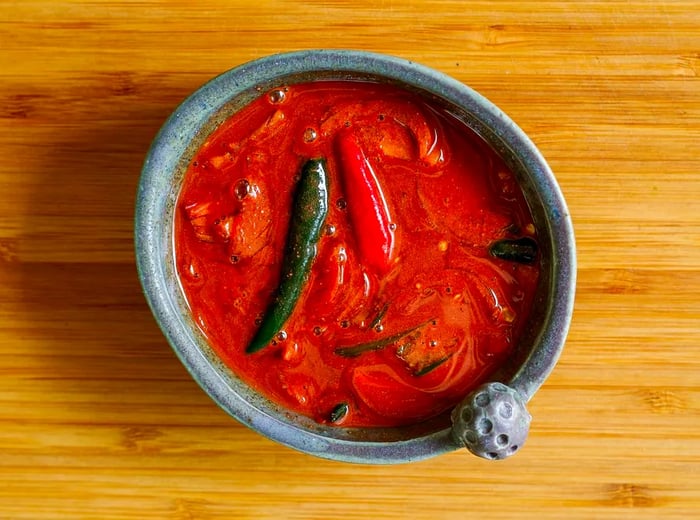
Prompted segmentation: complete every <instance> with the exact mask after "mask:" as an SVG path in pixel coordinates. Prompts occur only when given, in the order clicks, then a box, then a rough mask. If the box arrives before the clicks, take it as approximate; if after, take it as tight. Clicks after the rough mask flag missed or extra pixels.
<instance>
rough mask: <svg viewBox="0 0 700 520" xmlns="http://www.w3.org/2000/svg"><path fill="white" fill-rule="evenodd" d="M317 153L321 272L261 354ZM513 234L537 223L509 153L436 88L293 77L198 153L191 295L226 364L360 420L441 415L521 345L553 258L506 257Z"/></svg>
mask: <svg viewBox="0 0 700 520" xmlns="http://www.w3.org/2000/svg"><path fill="white" fill-rule="evenodd" d="M313 158H323V159H324V160H325V163H326V170H327V174H328V193H329V209H328V214H327V216H326V217H325V221H324V224H323V230H322V233H321V236H320V238H319V239H318V241H317V242H316V247H315V253H316V254H315V258H314V260H313V264H312V267H311V271H310V274H309V275H308V278H307V279H306V280H305V283H304V285H303V288H302V291H301V294H300V297H299V299H298V301H297V302H296V305H295V306H294V311H293V312H292V314H291V316H290V318H289V319H288V320H286V322H285V323H284V325H283V326H282V328H281V330H280V331H279V333H278V334H277V336H276V337H275V339H274V340H273V341H272V342H271V343H270V344H269V345H268V346H266V347H265V348H263V349H262V350H260V351H259V352H256V353H252V354H247V353H246V347H247V345H248V344H249V342H250V341H251V339H252V338H253V337H254V335H255V333H256V330H257V328H258V327H259V325H260V323H261V321H262V320H263V319H264V316H265V313H266V311H267V309H268V308H269V306H270V304H271V302H272V301H273V299H274V298H275V295H276V290H277V288H278V286H279V284H280V278H281V276H282V264H283V261H284V255H285V243H286V242H287V238H288V232H289V222H290V218H291V215H292V213H293V212H294V211H296V209H295V208H294V207H293V201H294V193H295V189H296V187H297V183H298V182H299V176H300V171H301V169H302V167H303V165H304V164H305V163H306V162H307V161H308V160H309V159H313ZM358 165H359V166H358ZM363 173H364V177H363V176H362V174H363ZM368 176H369V177H368ZM503 239H509V240H510V239H512V240H523V239H525V240H529V241H530V242H532V243H535V240H536V235H535V229H534V226H533V224H532V217H531V215H530V213H529V210H528V208H527V205H526V203H525V201H524V198H523V195H522V192H521V190H520V188H519V186H518V184H517V182H516V180H515V178H514V176H513V175H512V173H511V172H510V171H509V170H508V169H507V168H506V166H505V165H504V164H503V162H502V161H501V160H500V158H499V157H498V156H497V155H496V154H495V153H494V152H493V151H492V150H491V149H490V148H489V147H488V146H487V145H486V144H485V143H484V142H483V140H482V139H481V138H480V137H478V136H477V135H476V134H474V132H473V131H471V130H470V129H469V128H467V127H466V126H465V125H464V124H462V123H460V122H459V121H457V120H456V119H455V118H454V117H452V116H451V115H450V114H447V113H445V112H443V111H441V110H440V109H439V108H438V107H436V106H432V105H431V104H430V103H428V102H426V101H425V100H424V99H423V98H421V97H419V96H417V95H415V94H412V93H409V92H406V91H404V90H400V89H398V88H395V87H391V86H387V85H378V84H373V83H362V82H315V83H307V84H299V85H292V86H288V87H281V88H279V89H277V90H274V91H271V92H268V93H263V94H262V95H261V96H260V97H259V98H258V99H257V100H256V101H254V102H253V103H251V104H250V105H249V106H247V107H246V108H245V109H243V110H242V111H240V112H239V113H238V114H236V115H234V116H233V117H232V118H230V119H229V120H227V121H225V122H224V123H223V124H222V125H221V126H220V127H219V128H218V129H217V130H216V131H214V132H213V133H212V135H211V136H209V138H208V139H207V141H206V143H205V144H204V145H203V146H202V147H201V149H200V150H199V151H198V152H197V154H196V156H195V157H194V159H193V161H192V163H191V165H190V167H189V169H188V171H187V173H186V177H185V182H184V184H183V187H182V191H181V194H180V198H179V202H178V208H177V215H176V221H175V249H176V251H175V252H176V262H177V269H178V273H179V275H180V278H181V282H182V287H183V290H184V292H185V296H186V298H187V301H188V303H189V305H190V307H191V310H192V313H193V315H194V317H195V320H196V321H197V323H198V324H199V326H200V327H201V329H202V331H203V332H204V333H205V334H206V336H207V338H208V339H209V341H210V342H211V344H212V346H213V348H214V349H215V350H216V351H217V352H218V353H219V354H220V355H221V357H222V359H223V360H224V362H225V363H226V364H227V365H229V366H230V367H231V368H232V369H233V370H234V371H235V372H236V373H238V374H239V375H240V376H241V377H242V378H243V379H244V380H245V381H247V382H248V383H249V384H250V385H251V386H253V387H254V388H256V389H257V390H258V391H260V392H261V393H263V394H265V395H266V396H268V397H269V398H270V399H272V400H273V401H276V402H278V403H280V404H282V405H283V406H285V407H287V408H289V409H291V410H294V411H297V412H299V413H302V414H304V415H307V416H309V417H312V418H314V419H315V420H317V421H319V422H324V423H332V424H338V425H343V426H395V425H402V424H410V423H415V422H418V421H421V420H425V419H428V418H430V417H433V416H435V415H438V414H439V413H441V412H442V411H444V410H446V409H448V408H450V407H451V406H453V405H454V404H456V403H457V402H458V401H459V400H461V398H462V397H463V396H464V395H465V394H466V393H468V391H469V390H470V389H471V388H474V387H475V386H477V385H478V384H480V383H481V382H483V381H484V380H485V379H486V378H487V377H488V375H489V374H490V373H492V372H493V371H494V370H495V369H496V368H497V367H498V366H499V364H501V363H502V362H503V361H504V360H505V359H506V358H507V357H508V356H509V355H510V354H511V352H512V350H513V347H514V344H515V343H516V341H517V337H518V335H519V334H520V332H521V331H522V329H523V327H524V324H525V323H526V321H527V318H528V315H529V313H530V310H531V306H532V301H533V295H534V291H535V287H536V285H537V279H538V276H539V268H538V262H537V259H536V258H535V260H533V261H530V262H514V261H509V260H504V259H500V258H495V257H494V256H493V255H492V254H490V251H491V248H492V246H493V244H494V243H495V242H496V241H499V240H503Z"/></svg>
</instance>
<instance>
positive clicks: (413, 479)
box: [0, 0, 700, 520]
mask: <svg viewBox="0 0 700 520" xmlns="http://www.w3.org/2000/svg"><path fill="white" fill-rule="evenodd" d="M336 47H345V48H358V49H365V50H372V51H377V52H384V53H389V54H394V55H398V56H401V57H404V58H408V59H411V60H414V61H416V62H420V63H423V64H425V65H428V66H431V67H434V68H436V69H439V70H441V71H443V72H445V73H447V74H450V75H452V76H454V77H455V78H457V79H458V80H460V81H463V82H464V83H467V84H468V85H470V86H471V87H473V88H475V89H476V90H478V91H479V92H481V93H482V94H484V95H485V96H486V97H488V98H489V99H491V100H492V101H494V102H495V103H496V104H498V105H499V106H500V107H501V108H502V109H503V110H504V111H505V112H506V113H507V114H509V115H510V116H511V117H512V118H513V119H514V120H515V121H516V122H517V123H518V124H519V125H520V126H521V127H522V128H523V129H524V130H525V131H526V132H527V133H528V134H529V135H530V136H531V138H532V139H533V140H534V141H535V143H536V144H537V145H538V146H539V147H540V149H541V151H542V152H543V154H544V156H545V157H546V158H547V160H548V161H549V163H550V165H551V167H552V169H553V170H554V172H555V174H556V176H557V178H558V180H559V183H560V185H561V187H562V190H563V192H564V194H565V196H566V198H567V201H568V204H569V207H570V210H571V213H572V215H573V220H574V226H575V230H576V234H577V241H578V261H579V286H578V293H577V297H576V309H575V313H574V319H573V323H572V328H571V332H570V335H569V340H568V343H567V347H566V349H565V351H564V353H563V355H562V357H561V360H560V362H559V365H558V366H557V368H556V369H555V371H554V373H553V374H552V376H551V377H550V379H549V380H548V381H547V383H546V384H545V385H544V387H543V388H542V389H541V390H540V391H539V393H538V394H537V395H536V396H535V398H534V400H533V401H532V402H531V403H530V405H529V408H530V411H531V412H532V414H533V417H534V420H533V424H532V429H531V433H530V438H529V440H528V442H527V444H526V445H525V447H524V448H523V450H522V451H521V452H520V453H519V454H518V455H517V456H515V457H514V458H512V459H509V460H506V461H502V462H490V461H484V460H481V459H477V458H475V457H472V456H470V455H468V454H467V453H466V452H456V453H453V454H449V455H444V456H441V457H438V458H435V459H431V460H427V461H423V462H419V463H414V464H409V465H400V466H379V467H376V466H364V465H349V464H341V463H334V462H330V461H325V460H319V459H315V458H313V457H310V456H307V455H303V454H300V453H297V452H294V451H292V450H290V449H287V448H284V447H282V446H279V445H277V444H275V443H273V442H272V441H269V440H267V439H265V438H263V437H261V436H259V435H257V434H256V433H254V432H252V431H249V430H248V429H247V428H245V427H243V426H241V425H239V424H238V423H237V422H235V421H234V420H233V419H230V418H229V417H228V416H227V415H225V414H224V412H222V411H220V410H219V409H218V408H217V407H216V406H215V405H214V404H213V403H212V402H211V401H210V400H209V399H208V398H207V397H206V396H205V394H204V393H203V392H202V391H201V390H200V389H199V387H198V386H197V385H196V384H195V383H194V382H193V381H192V380H191V378H190V377H189V376H188V374H187V373H186V371H185V369H184V368H183V367H182V366H181V364H180V363H179V361H178V360H177V358H176V357H175V355H174V354H173V352H172V351H171V349H170V347H169V346H168V345H167V343H166V341H165V340H164V338H163V336H162V335H161V333H160V331H159V329H158V327H157V326H156V324H155V322H154V320H153V318H152V316H151V314H150V312H149V310H148V308H147V306H146V303H145V300H144V298H143V296H142V294H141V290H140V286H139V283H138V280H137V276H136V271H135V267H134V252H133V245H132V244H133V242H132V225H133V224H132V218H133V209H134V197H135V193H136V185H137V181H138V177H139V173H140V167H141V163H142V161H143V158H144V155H145V153H146V150H147V148H148V146H149V143H150V141H151V139H152V138H153V137H154V136H155V133H156V132H157V130H158V128H159V127H160V125H161V124H162V123H163V121H164V120H165V118H166V117H167V116H168V114H169V113H170V111H172V110H173V109H174V107H175V106H176V105H177V104H178V103H179V102H180V101H181V100H182V99H183V98H184V97H185V96H186V95H188V93H190V92H191V91H192V90H194V89H195V88H197V87H198V86H200V85H201V84H202V83H203V82H205V81H206V80H207V79H209V78H211V77H213V76H214V75H216V74H219V73H221V72H223V71H224V70H226V69H228V68H231V67H233V66H235V65H238V64H240V63H243V62H245V61H248V60H250V59H254V58H257V57H260V56H263V55H267V54H271V53H275V52H279V51H287V50H296V49H303V48H336ZM699 143H700V4H698V1H697V0H693V1H683V0H674V1H671V0H668V1H665V2H664V1H634V0H629V1H628V0H625V1H616V0H609V1H600V2H593V1H577V2H566V1H561V2H560V1H499V2H493V1H469V2H466V1H461V0H434V1H418V0H403V1H401V2H399V1H393V0H373V1H365V0H352V1H351V0H347V1H346V0H335V1H330V2H322V1H292V0H287V1H284V0H276V1H275V0H259V1H257V2H254V3H253V2H245V1H243V0H231V1H225V0H198V1H196V2H190V1H185V0H178V1H156V0H144V1H138V2H136V1H119V0H112V1H107V0H105V1H57V0H24V1H21V2H19V1H17V2H13V1H2V0H0V198H1V199H0V200H2V213H1V215H0V519H3V520H5V519H7V520H15V519H16V520H24V519H44V518H47V519H79V518H97V519H122V518H123V519H143V520H147V519H161V518H164V519H178V520H179V519H206V520H208V519H230V518H250V519H253V518H254V519H267V518H271V519H272V518H274V519H290V520H294V519H330V518H341V517H344V518H355V519H419V520H420V519H429V520H435V519H443V518H444V519H464V518H506V519H512V518H514V519H526V518H533V519H534V518H536V519H538V520H544V519H562V518H580V519H620V518H634V519H667V518H678V519H690V518H699V517H700V351H699V343H700V296H699V295H698V294H699V292H700V144H699Z"/></svg>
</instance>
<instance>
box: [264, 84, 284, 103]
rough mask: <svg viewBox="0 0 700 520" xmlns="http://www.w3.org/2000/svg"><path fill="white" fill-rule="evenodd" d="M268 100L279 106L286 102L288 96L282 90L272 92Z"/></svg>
mask: <svg viewBox="0 0 700 520" xmlns="http://www.w3.org/2000/svg"><path fill="white" fill-rule="evenodd" d="M267 97H268V99H269V100H270V103H272V104H273V105H279V104H280V103H282V102H283V101H284V99H285V98H286V97H287V95H286V94H285V93H284V90H283V89H281V88H278V89H275V90H272V91H271V92H270V93H269V94H268V95H267Z"/></svg>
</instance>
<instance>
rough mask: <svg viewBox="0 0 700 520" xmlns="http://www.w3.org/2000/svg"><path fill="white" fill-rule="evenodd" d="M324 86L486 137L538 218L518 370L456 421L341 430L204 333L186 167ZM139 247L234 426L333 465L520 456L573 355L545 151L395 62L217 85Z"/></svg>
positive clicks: (502, 119)
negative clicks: (426, 109)
mask: <svg viewBox="0 0 700 520" xmlns="http://www.w3.org/2000/svg"><path fill="white" fill-rule="evenodd" d="M317 79H358V80H371V81H379V82H389V83H392V84H395V85H400V86H402V87H404V88H406V89H409V90H412V91H414V92H418V93H420V94H421V95H424V96H426V97H427V98H428V99H430V100H432V101H433V102H436V103H440V104H441V105H443V106H445V107H446V108H448V109H449V110H450V111H451V112H453V113H454V114H456V115H457V116H458V117H460V118H461V119H462V120H463V121H464V122H465V123H466V124H467V125H468V126H470V127H471V128H472V129H474V130H475V131H476V132H477V133H478V134H479V135H481V136H482V137H483V139H485V140H486V141H487V142H488V143H489V144H490V145H491V147H492V148H493V149H494V150H496V151H497V152H498V153H499V154H500V155H501V156H502V157H503V159H504V160H505V162H506V163H507V165H508V166H509V167H510V168H511V169H512V171H513V172H514V173H515V175H516V176H517V178H518V180H519V182H520V184H521V186H522V188H523V191H524V193H525V196H526V199H527V201H528V204H529V205H530V208H531V211H532V213H533V216H534V219H535V226H536V228H537V230H538V240H539V245H540V250H541V258H542V260H541V261H542V265H541V269H542V274H541V277H540V278H541V280H540V284H539V287H538V289H537V291H538V292H537V294H536V302H535V306H534V311H533V316H532V319H531V320H530V322H529V325H528V327H527V332H526V334H525V335H524V336H523V337H522V338H521V341H520V342H519V344H518V346H517V348H516V352H515V354H514V355H513V356H512V359H511V360H510V361H509V363H508V364H507V365H505V366H503V367H502V368H501V369H500V370H499V371H498V372H497V373H495V374H493V376H492V381H491V383H488V384H486V385H483V386H482V387H480V388H478V389H477V390H475V391H474V392H472V393H471V394H470V395H468V396H465V399H464V401H463V402H462V403H461V404H460V405H459V406H457V407H456V408H455V409H454V410H452V412H451V414H450V413H446V414H443V415H442V416H440V417H437V418H435V419H432V420H430V421H427V422H424V423H421V424H416V425H413V426H409V427H401V428H359V429H352V428H338V427H329V426H323V425H319V424H317V423H315V422H314V421H312V420H311V419H308V418H306V417H302V416H299V415H297V414H295V413H292V412H290V411H288V410H285V409H282V408H280V407H279V406H278V405H276V404H274V403H272V402H270V401H269V400H267V399H266V398H265V397H263V396H261V395H260V394H258V393H256V392H255V391H253V390H252V389H251V388H250V387H249V386H247V385H246V384H245V383H244V382H243V381H241V379H239V378H238V377H237V376H236V374H234V373H233V372H232V371H231V370H229V369H228V368H227V367H226V366H225V365H224V364H223V363H222V362H221V361H220V360H219V359H218V357H217V356H216V354H215V353H214V351H213V350H212V349H211V348H210V346H209V345H208V344H207V341H206V339H205V338H204V337H203V335H202V334H201V332H200V331H199V329H198V328H197V326H196V325H195V324H194V322H193V319H192V317H191V316H190V313H189V312H188V308H187V305H186V303H185V301H184V298H183V294H182V292H181V288H180V285H179V283H178V279H177V276H176V270H175V263H174V255H173V247H172V243H173V238H172V235H173V214H174V209H175V206H176V201H177V197H178V193H179V190H180V186H181V183H182V179H183V175H184V173H185V170H186V168H187V165H188V163H189V162H190V160H191V158H192V157H193V155H194V153H195V152H196V150H197V149H198V148H199V146H200V145H201V144H202V143H203V141H204V140H205V138H206V136H207V135H208V134H209V133H210V132H211V131H212V130H213V129H214V128H216V126H217V125H218V124H220V123H221V122H222V121H223V120H224V119H226V118H227V117H228V116H230V115H231V114H232V113H234V112H235V111H236V110H238V109H239V108H241V107H243V106H244V105H246V104H248V103H249V102H250V101H252V100H253V99H255V98H256V97H257V96H259V95H261V94H262V93H265V92H267V91H269V90H271V89H272V88H275V87H278V86H281V85H289V84H293V83H297V82H306V81H310V80H317ZM135 246H136V259H137V266H138V272H139V277H140V280H141V283H142V285H143V289H144V292H145V295H146V298H147V300H148V303H149V305H150V307H151V309H152V311H153V314H154V316H155V319H156V320H157V322H158V324H159V325H160V327H161V329H162V331H163V333H164V335H165V336H166V338H167V340H168V341H169V343H170V344H171V346H172V348H173V349H174V351H175V353H176V354H177V355H178V356H179V358H180V360H181V361H182V363H183V364H184V365H185V367H186V368H187V369H188V370H189V372H190V373H191V374H192V376H193V377H194V379H195V380H196V381H197V382H198V383H199V384H200V385H201V387H202V388H203V389H204V390H205V391H206V392H207V393H208V394H209V395H210V396H211V398H212V399H213V400H214V401H215V402H216V403H218V405H219V406H220V407H221V408H223V409H224V410H225V411H226V412H228V413H229V414H230V415H232V416H233V417H235V418H236V419H237V420H238V421H240V422H241V423H243V424H245V425H246V426H249V427H250V428H252V429H253V430H255V431H257V432H259V433H261V434H263V435H265V436H267V437H269V438H271V439H273V440H275V441H277V442H279V443H282V444H284V445H286V446H289V447H292V448H295V449H297V450H300V451H302V452H306V453H309V454H312V455H316V456H319V457H323V458H328V459H334V460H341V461H348V462H363V463H376V464H380V463H399V462H409V461H415V460H420V459H425V458H428V457H432V456H435V455H438V454H441V453H446V452H449V451H452V450H455V449H457V448H459V447H465V446H466V447H467V448H468V449H469V450H470V451H472V452H473V453H475V454H477V455H480V456H482V457H485V458H490V459H502V458H505V457H507V456H509V455H511V454H512V453H514V452H515V451H517V450H518V449H519V448H520V446H521V445H522V443H523V442H524V440H525V437H526V436H527V433H528V429H529V424H530V415H529V414H528V412H527V410H526V408H525V404H526V403H527V401H528V400H529V399H530V398H531V397H532V396H533V395H534V393H535V391H536V390H537V389H538V388H539V387H540V386H541V385H542V383H543V382H544V380H545V378H546V377H547V376H548V375H549V373H550V371H551V370H552V368H553V367H554V365H555V364H556V362H557V359H558V357H559V355H560V352H561V350H562V348H563V346H564V341H565V338H566V334H567V330H568V327H569V322H570V319H571V314H572V307H573V299H574V290H575V275H576V272H575V245H574V236H573V230H572V225H571V220H570V217H569V212H568V210H567V207H566V204H565V201H564V199H563V197H562V194H561V192H560V189H559V187H558V185H557V183H556V180H555V178H554V176H553V174H552V172H551V170H550V168H549V167H548V165H547V163H546V162H545V160H544V159H543V157H542V155H541V154H540V153H539V151H538V150H537V148H536V147H535V145H534V144H533V143H532V142H531V141H530V139H529V138H528V137H527V136H526V135H525V134H524V133H523V131H522V130H520V129H519V128H518V127H517V126H516V125H515V123H513V121H511V120H510V119H509V118H508V117H507V116H506V115H505V114H504V113H503V112H502V111H501V110H500V109H499V108H497V107H496V106H495V105H494V104H492V103H491V102H489V101H488V100H487V99H485V98H484V97H482V96H481V95H479V94H478V93H477V92H475V91H474V90H472V89H470V88H469V87H467V86H465V85H464V84H462V83H460V82H459V81H456V80H455V79H452V78H450V77H448V76H446V75H444V74H442V73H440V72H437V71H435V70H432V69H430V68H427V67H424V66H421V65H419V64H416V63H413V62H411V61H406V60H404V59H399V58H396V57H391V56H386V55H379V54H373V53H366V52H357V51H340V50H313V51H303V52H296V53H288V54H279V55H273V56H269V57H265V58H262V59H259V60H256V61H253V62H250V63H246V64H244V65H241V66H238V67H236V68H234V69H232V70H230V71H228V72H225V73H224V74H222V75H220V76H218V77H216V78H215V79H213V80H211V81H210V82H209V83H207V84H205V85H204V86H202V87H201V88H200V89H198V90H197V91H196V92H194V93H193V94H192V95H191V96H190V97H188V98H187V99H186V100H185V101H184V102H183V103H182V104H181V105H180V106H179V107H178V108H177V109H176V110H175V111H174V112H173V114H172V115H171V116H170V118H169V119H168V120H167V121H166V122H165V124H164V125H163V127H162V128H161V130H160V132H159V133H158V135H157V136H156V138H155V140H154V142H153V144H152V146H151V149H150V150H149V152H148V155H147V157H146V160H145V163H144V166H143V171H142V176H141V180H140V184H139V188H138V195H137V204H136V220H135Z"/></svg>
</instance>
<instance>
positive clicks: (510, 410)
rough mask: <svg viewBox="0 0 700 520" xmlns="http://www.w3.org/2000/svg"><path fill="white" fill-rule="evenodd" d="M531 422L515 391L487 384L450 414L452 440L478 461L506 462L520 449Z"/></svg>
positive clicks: (475, 391)
mask: <svg viewBox="0 0 700 520" xmlns="http://www.w3.org/2000/svg"><path fill="white" fill-rule="evenodd" d="M531 419H532V417H531V415H530V413H529V412H528V411H527V409H526V408H525V402H524V401H523V399H522V397H521V396H520V394H519V393H518V392H517V391H515V390H513V389H512V388H510V387H508V386H506V385H504V384H502V383H486V384H484V385H481V386H480V387H479V388H477V389H476V390H474V391H473V392H472V393H471V394H469V395H468V396H467V397H466V398H465V399H464V400H463V401H462V402H461V403H460V404H459V405H458V406H457V407H456V408H455V409H454V410H453V411H452V438H453V440H454V441H455V442H456V443H457V444H459V445H462V446H465V447H466V448H467V449H468V450H469V451H471V452H472V453H473V454H474V455H478V456H479V457H483V458H485V459H491V460H499V459H505V458H507V457H510V456H511V455H513V454H514V453H515V452H516V451H518V450H519V449H520V448H521V447H522V445H523V443H524V442H525V439H527V434H528V432H529V431H530V420H531Z"/></svg>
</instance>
